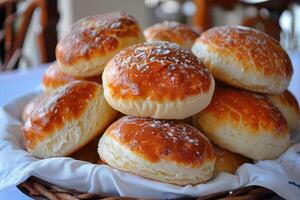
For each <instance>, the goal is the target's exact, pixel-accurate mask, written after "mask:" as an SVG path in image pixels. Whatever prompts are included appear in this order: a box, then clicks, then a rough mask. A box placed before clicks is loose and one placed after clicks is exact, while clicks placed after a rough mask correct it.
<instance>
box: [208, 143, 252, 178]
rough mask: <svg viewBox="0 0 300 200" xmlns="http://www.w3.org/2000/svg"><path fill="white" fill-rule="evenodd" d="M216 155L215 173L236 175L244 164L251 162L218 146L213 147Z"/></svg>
mask: <svg viewBox="0 0 300 200" xmlns="http://www.w3.org/2000/svg"><path fill="white" fill-rule="evenodd" d="M213 147H214V150H215V154H216V164H215V173H216V174H218V173H221V172H227V173H230V174H234V173H235V171H236V170H237V169H238V168H239V167H240V166H241V165H242V164H244V163H247V162H251V160H250V159H249V158H246V157H244V156H242V155H239V154H236V153H233V152H230V151H227V150H226V149H223V148H221V147H218V146H217V145H213Z"/></svg>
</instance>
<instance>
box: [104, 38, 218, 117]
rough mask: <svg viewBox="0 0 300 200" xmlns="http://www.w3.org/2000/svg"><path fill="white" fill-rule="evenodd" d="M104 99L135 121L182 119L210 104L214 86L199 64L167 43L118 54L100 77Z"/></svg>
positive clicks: (147, 45) (151, 43)
mask: <svg viewBox="0 0 300 200" xmlns="http://www.w3.org/2000/svg"><path fill="white" fill-rule="evenodd" d="M102 82H103V88H104V96H105V98H106V100H107V101H108V103H109V104H110V105H111V106H112V107H113V108H115V109H116V110H118V111H120V112H122V113H124V114H127V115H134V116H139V117H152V118H156V119H184V118H187V117H190V116H192V115H194V114H196V113H197V112H199V111H201V110H202V109H204V108H205V107H206V106H208V104H209V103H210V100H211V97H212V95H213V91H214V86H215V82H214V79H213V76H212V75H211V73H210V72H209V71H208V70H207V69H206V68H205V67H204V66H203V65H202V63H201V61H200V60H199V59H198V58H197V57H196V56H194V55H193V53H192V52H191V51H189V50H187V49H183V48H181V47H180V46H178V45H176V44H174V43H169V42H146V43H143V44H138V45H134V46H131V47H129V48H126V49H124V50H122V51H121V52H120V53H118V54H117V55H116V56H114V57H113V59H112V60H111V61H110V62H109V63H108V64H107V66H106V67H105V70H104V72H103V76H102Z"/></svg>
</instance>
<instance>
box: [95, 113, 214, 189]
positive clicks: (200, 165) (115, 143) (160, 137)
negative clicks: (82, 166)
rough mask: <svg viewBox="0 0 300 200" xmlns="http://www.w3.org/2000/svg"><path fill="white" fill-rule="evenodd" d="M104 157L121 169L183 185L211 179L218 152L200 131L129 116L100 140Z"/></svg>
mask: <svg viewBox="0 0 300 200" xmlns="http://www.w3.org/2000/svg"><path fill="white" fill-rule="evenodd" d="M98 153H99V155H100V158H101V159H102V160H103V161H104V162H106V163H108V164H109V165H111V166H112V167H115V168H118V169H120V170H124V171H128V172H130V173H134V174H137V175H139V176H143V177H146V178H150V179H154V180H159V181H163V182H168V183H175V184H179V185H186V184H196V183H200V182H203V181H206V180H208V179H209V178H210V177H211V176H212V173H213V166H214V162H215V154H214V149H213V147H212V145H211V143H210V142H209V140H208V139H207V138H206V137H205V136H204V135H203V134H202V133H201V132H200V131H198V130H197V129H196V128H194V127H192V126H190V125H187V124H184V123H182V122H179V121H167V120H155V119H151V118H138V117H133V116H125V117H123V118H121V119H119V120H118V121H116V122H114V123H113V124H112V125H110V127H109V128H108V129H107V130H106V131H105V133H104V135H103V136H102V138H101V139H100V141H99V147H98Z"/></svg>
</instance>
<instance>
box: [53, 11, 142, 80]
mask: <svg viewBox="0 0 300 200" xmlns="http://www.w3.org/2000/svg"><path fill="white" fill-rule="evenodd" d="M143 41H144V36H143V33H142V31H141V29H140V27H139V25H138V23H137V21H136V20H135V19H134V18H133V17H132V16H130V15H129V14H127V13H125V12H118V13H109V14H103V15H96V16H91V17H87V18H83V19H81V20H80V21H78V22H76V23H75V24H73V25H72V26H71V28H70V29H69V30H68V31H67V32H66V33H65V34H64V35H63V37H62V38H61V39H60V40H59V42H58V44H57V47H56V58H57V62H58V64H59V65H60V66H61V70H62V71H63V72H64V73H66V74H69V75H72V76H80V77H88V76H95V75H99V74H101V72H102V71H103V69H104V66H105V65H106V63H107V62H108V61H109V60H110V59H111V58H112V57H113V56H114V55H115V54H116V53H117V52H119V51H120V50H121V49H123V48H125V47H128V46H130V45H132V44H136V43H140V42H143Z"/></svg>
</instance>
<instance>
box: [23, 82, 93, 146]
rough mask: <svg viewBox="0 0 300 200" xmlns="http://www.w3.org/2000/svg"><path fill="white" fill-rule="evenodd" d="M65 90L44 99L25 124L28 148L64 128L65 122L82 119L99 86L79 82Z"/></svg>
mask: <svg viewBox="0 0 300 200" xmlns="http://www.w3.org/2000/svg"><path fill="white" fill-rule="evenodd" d="M73 83H74V84H72V85H70V84H69V85H68V87H66V88H65V89H64V90H60V91H56V92H55V93H53V94H50V95H48V98H44V99H43V102H41V103H40V105H41V106H40V107H37V108H36V109H34V110H33V112H32V113H31V115H30V118H29V119H28V120H27V121H26V122H25V124H24V127H23V131H24V136H25V140H26V146H27V148H31V147H32V146H34V145H35V143H36V142H38V141H39V140H42V139H43V138H45V137H47V135H48V134H52V133H53V131H54V130H55V129H60V128H62V127H63V126H64V121H70V120H72V119H78V118H80V116H81V114H82V113H83V112H84V111H85V109H86V108H87V105H88V102H89V101H90V100H91V99H93V98H94V97H95V95H96V92H97V85H96V84H94V83H89V82H82V81H77V82H73Z"/></svg>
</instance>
